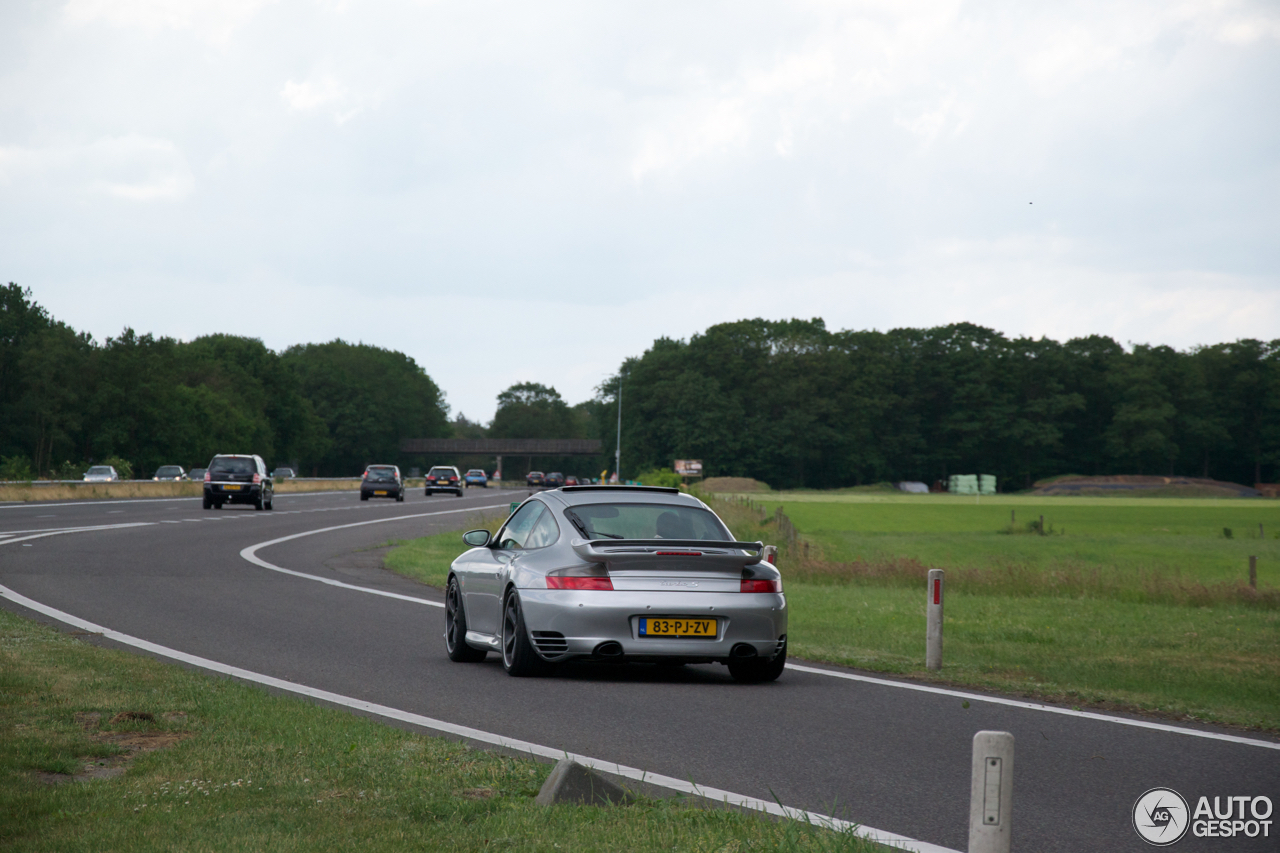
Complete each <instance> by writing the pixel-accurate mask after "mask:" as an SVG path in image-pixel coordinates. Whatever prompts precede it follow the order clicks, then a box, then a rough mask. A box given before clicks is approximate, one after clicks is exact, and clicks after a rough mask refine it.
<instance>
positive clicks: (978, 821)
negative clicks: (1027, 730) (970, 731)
mask: <svg viewBox="0 0 1280 853" xmlns="http://www.w3.org/2000/svg"><path fill="white" fill-rule="evenodd" d="M1012 828H1013V735H1011V734H1009V733H1008V732H978V733H977V734H976V735H974V736H973V769H972V773H971V774H970V780H969V853H1009V844H1010V841H1011V840H1012Z"/></svg>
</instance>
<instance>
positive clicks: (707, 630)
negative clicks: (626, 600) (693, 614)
mask: <svg viewBox="0 0 1280 853" xmlns="http://www.w3.org/2000/svg"><path fill="white" fill-rule="evenodd" d="M640 636H641V637H706V638H708V639H715V636H716V620H714V619H652V618H648V617H645V618H643V619H641V620H640Z"/></svg>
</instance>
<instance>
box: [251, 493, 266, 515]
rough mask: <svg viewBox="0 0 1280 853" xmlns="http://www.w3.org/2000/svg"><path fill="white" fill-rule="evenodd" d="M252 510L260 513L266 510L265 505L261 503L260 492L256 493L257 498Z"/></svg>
mask: <svg viewBox="0 0 1280 853" xmlns="http://www.w3.org/2000/svg"><path fill="white" fill-rule="evenodd" d="M253 508H254V509H255V510H257V511H258V512H262V510H263V509H265V508H266V504H265V503H263V501H262V492H258V496H257V497H256V498H254V501H253Z"/></svg>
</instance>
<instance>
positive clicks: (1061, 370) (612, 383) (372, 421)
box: [0, 284, 1280, 489]
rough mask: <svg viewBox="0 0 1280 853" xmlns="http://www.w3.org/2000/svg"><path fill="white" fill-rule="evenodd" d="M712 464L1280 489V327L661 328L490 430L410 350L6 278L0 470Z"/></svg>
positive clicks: (799, 477)
mask: <svg viewBox="0 0 1280 853" xmlns="http://www.w3.org/2000/svg"><path fill="white" fill-rule="evenodd" d="M619 390H621V393H622V474H623V476H624V477H627V478H633V477H635V476H637V475H639V474H641V473H642V472H647V471H653V470H656V469H661V468H666V467H669V466H670V465H671V464H672V461H673V460H675V459H682V458H693V459H701V460H702V461H703V464H704V470H705V472H706V473H707V475H708V476H745V477H754V478H757V479H760V480H764V481H766V482H768V483H770V484H771V485H773V486H775V487H777V488H791V487H811V488H832V487H840V486H850V485H858V484H862V483H870V482H879V481H884V480H891V481H898V480H923V481H925V482H932V481H934V480H937V479H945V478H946V477H947V476H949V475H950V474H965V473H984V474H995V475H996V476H997V477H998V478H999V480H1000V483H1001V488H1002V489H1017V488H1023V487H1026V486H1029V485H1031V484H1032V483H1033V482H1034V481H1036V480H1037V479H1040V478H1043V477H1047V476H1052V475H1058V474H1065V473H1078V474H1160V475H1190V476H1199V477H1211V478H1215V479H1222V480H1231V481H1235V482H1241V483H1254V482H1274V481H1276V480H1280V340H1277V341H1271V342H1269V343H1266V342H1262V341H1256V340H1240V341H1235V342H1233V343H1225V344H1215V345H1212V346H1201V347H1195V348H1192V349H1189V350H1186V351H1179V350H1176V349H1173V348H1170V347H1166V346H1147V345H1139V346H1135V347H1133V348H1132V349H1131V350H1126V349H1125V348H1124V347H1122V346H1121V345H1120V344H1119V343H1117V342H1116V341H1114V340H1112V339H1111V338H1108V337H1103V336H1097V335H1094V336H1089V337H1083V338H1075V339H1072V340H1069V341H1067V342H1065V343H1059V342H1057V341H1053V340H1050V339H1047V338H1039V339H1034V338H1008V337H1006V336H1004V335H1002V334H1000V333H999V332H996V331H993V330H991V329H986V328H982V327H980V326H975V325H972V324H968V323H958V324H953V325H949V326H940V327H936V328H930V329H894V330H892V331H888V332H876V331H851V330H844V331H831V330H829V329H827V328H826V325H825V324H824V323H823V321H822V320H820V319H814V320H785V321H769V320H762V319H755V320H743V321H740V322H736V323H724V324H720V325H716V326H712V327H710V328H708V329H707V330H706V331H705V332H703V333H701V334H696V335H693V336H692V337H691V338H690V339H689V340H688V341H683V340H671V339H668V338H660V339H658V340H656V341H654V343H653V346H652V347H651V348H649V349H648V350H646V351H645V352H644V353H643V354H642V355H640V356H636V357H634V358H629V359H627V360H626V361H625V362H624V363H623V364H622V365H621V367H620V369H619V371H618V372H617V373H616V374H615V375H614V376H612V377H611V378H610V379H609V380H607V381H606V382H604V383H603V384H602V385H601V386H600V387H599V388H598V389H597V393H596V395H595V397H594V398H593V399H590V400H587V401H585V402H582V403H579V404H578V405H575V406H570V405H569V404H568V403H567V402H565V400H563V399H562V398H561V396H560V394H559V393H558V392H557V391H556V389H555V388H554V387H552V386H549V385H542V384H539V383H533V382H525V383H520V384H517V385H513V386H511V387H510V388H508V389H506V390H505V391H503V392H502V393H500V394H499V395H498V401H497V402H498V407H497V411H496V413H495V415H494V418H493V420H492V421H491V422H490V423H489V424H488V425H485V424H480V423H476V422H472V421H469V420H468V419H467V418H466V417H465V416H463V415H461V414H459V415H457V416H456V417H455V418H454V419H453V420H452V421H450V420H449V417H448V407H447V406H446V405H445V402H444V396H443V394H442V393H441V391H440V389H439V387H438V386H437V385H436V384H435V382H433V381H432V379H431V378H430V377H429V376H428V375H427V373H426V372H425V370H424V369H423V368H422V367H421V366H419V365H418V364H416V363H415V362H414V360H413V359H412V358H410V357H408V356H406V355H404V354H403V353H399V352H394V351H390V350H385V349H381V348H378V347H374V346H369V345H365V344H351V343H346V342H344V341H341V340H335V341H331V342H329V343H322V344H300V345H297V346H293V347H290V348H288V349H286V350H284V351H282V352H279V353H277V352H273V351H272V350H270V349H268V348H267V347H266V346H265V345H264V344H263V343H262V342H261V341H260V340H257V339H255V338H247V337H240V336H234V335H206V336H204V337H200V338H197V339H195V340H193V341H189V342H182V341H177V340H174V339H172V338H167V337H153V336H151V335H139V334H137V333H135V332H134V331H132V330H130V329H126V330H125V331H124V332H123V333H122V334H120V335H119V336H117V337H114V338H108V339H107V340H105V341H103V342H101V343H99V342H97V341H95V340H93V339H92V338H91V337H90V336H89V335H87V334H85V333H83V332H77V331H75V330H74V329H72V328H70V327H69V326H67V325H66V324H64V323H62V322H59V321H57V320H56V319H54V318H53V317H51V316H50V315H49V313H48V311H46V310H45V309H44V308H43V307H41V306H40V305H38V304H36V303H35V301H34V300H33V299H32V298H31V292H30V291H29V290H24V289H22V288H20V287H19V286H18V285H16V284H9V285H8V286H6V287H3V288H0V479H22V478H25V477H31V476H67V477H76V476H79V474H80V473H81V472H82V471H83V469H84V467H85V466H86V465H87V464H89V463H92V462H95V461H97V462H102V461H106V460H108V459H119V460H122V461H124V462H126V463H127V464H128V465H130V466H131V467H132V469H133V471H134V472H135V473H139V474H145V473H147V472H150V471H153V470H154V469H155V468H156V467H158V466H160V465H163V464H180V465H183V466H184V467H192V466H202V465H204V464H205V463H207V462H208V460H209V458H210V457H211V456H212V455H213V454H215V453H219V452H248V453H258V454H259V455H261V456H263V457H264V458H266V460H267V462H268V464H270V465H272V466H273V467H274V466H279V465H289V466H291V467H299V468H300V473H302V474H304V475H313V476H353V475H356V474H358V473H359V472H360V471H361V470H362V469H363V467H364V466H365V465H366V464H368V463H370V462H375V461H377V462H396V463H398V464H400V465H401V466H402V467H408V466H410V465H423V466H425V465H431V464H458V465H459V466H460V467H463V468H466V467H478V468H485V469H486V470H490V469H491V468H492V463H493V460H492V459H491V458H484V457H477V458H474V459H458V460H444V459H425V458H410V457H406V456H405V455H404V454H401V453H400V450H399V446H400V441H401V440H402V439H404V438H447V437H454V438H483V437H493V438H599V439H602V442H603V445H604V452H603V454H602V455H601V456H600V457H595V458H586V457H566V458H563V459H552V458H546V457H535V458H533V459H513V458H507V459H506V460H504V462H505V467H506V470H505V471H504V472H503V473H504V475H505V476H507V477H508V478H519V477H522V476H523V475H524V474H525V473H526V471H527V470H528V469H529V468H531V467H532V468H537V469H539V470H543V471H553V470H559V471H564V472H565V473H575V474H578V475H580V476H583V475H585V476H598V475H599V473H600V472H601V471H602V470H603V469H605V468H608V469H612V467H613V452H614V447H615V445H616V432H615V426H616V422H617V412H618V409H617V399H618V393H619Z"/></svg>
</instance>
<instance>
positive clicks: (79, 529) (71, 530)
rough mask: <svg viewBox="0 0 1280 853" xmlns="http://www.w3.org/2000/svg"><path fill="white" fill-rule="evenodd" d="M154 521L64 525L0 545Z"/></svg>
mask: <svg viewBox="0 0 1280 853" xmlns="http://www.w3.org/2000/svg"><path fill="white" fill-rule="evenodd" d="M153 524H155V522H154V521H130V522H126V523H124V524H99V525H95V526H93V527H64V528H62V529H59V530H42V531H40V532H38V533H33V534H32V535H30V536H19V537H17V538H16V539H5V540H4V541H3V542H0V545H12V544H13V543H14V542H25V541H26V540H28V539H43V538H45V537H46V536H61V535H62V534H64V533H89V532H93V531H96V530H123V529H124V528H126V527H150V526H152V525H153Z"/></svg>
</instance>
